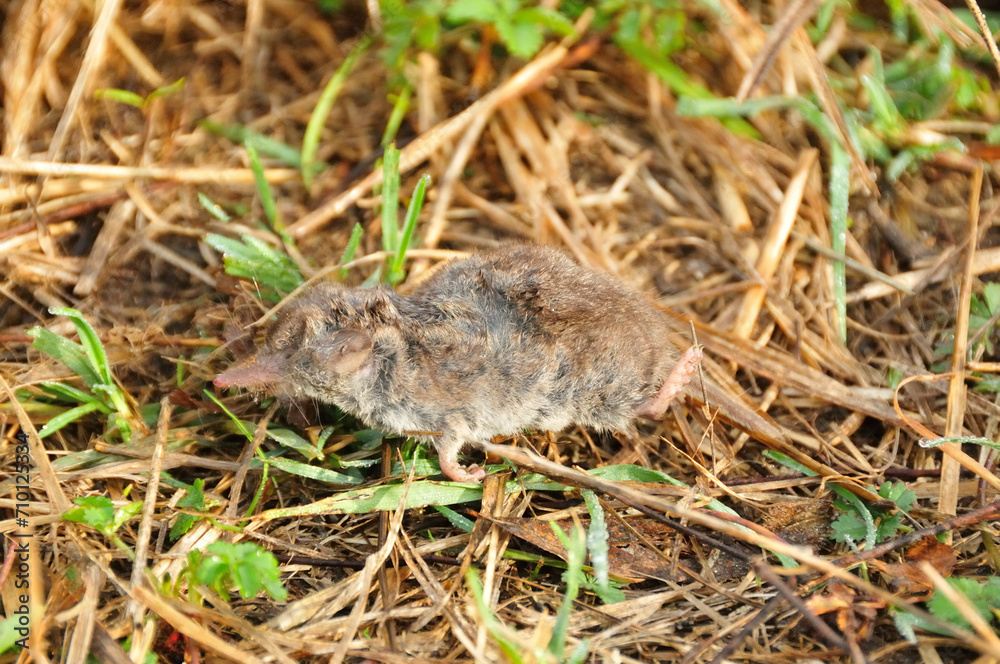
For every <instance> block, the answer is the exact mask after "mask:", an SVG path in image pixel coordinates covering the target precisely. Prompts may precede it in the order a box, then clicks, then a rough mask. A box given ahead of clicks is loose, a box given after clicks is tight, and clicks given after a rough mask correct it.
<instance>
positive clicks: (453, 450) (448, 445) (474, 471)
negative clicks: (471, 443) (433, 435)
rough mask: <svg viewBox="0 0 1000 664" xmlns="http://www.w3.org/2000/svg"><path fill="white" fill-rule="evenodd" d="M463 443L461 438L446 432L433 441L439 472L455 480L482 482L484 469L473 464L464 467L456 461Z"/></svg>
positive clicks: (484, 473) (484, 475)
mask: <svg viewBox="0 0 1000 664" xmlns="http://www.w3.org/2000/svg"><path fill="white" fill-rule="evenodd" d="M464 443H465V441H463V440H462V439H461V438H459V437H458V436H455V435H453V434H450V433H448V432H445V434H444V435H443V436H442V437H440V438H438V439H436V440H435V441H434V448H435V449H437V453H438V464H439V465H440V466H441V472H442V473H444V474H445V477H447V478H448V479H450V480H453V481H455V482H482V481H483V478H484V477H486V471H485V470H483V469H482V468H480V467H479V466H477V465H475V464H473V465H471V466H469V467H465V466H463V465H462V464H460V463H459V462H458V453H459V451H461V449H462V445H463V444H464Z"/></svg>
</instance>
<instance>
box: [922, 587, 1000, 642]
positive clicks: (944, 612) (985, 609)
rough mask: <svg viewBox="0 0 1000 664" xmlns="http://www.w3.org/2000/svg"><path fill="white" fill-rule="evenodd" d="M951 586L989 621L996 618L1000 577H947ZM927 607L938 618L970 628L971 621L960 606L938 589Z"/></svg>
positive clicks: (999, 600)
mask: <svg viewBox="0 0 1000 664" xmlns="http://www.w3.org/2000/svg"><path fill="white" fill-rule="evenodd" d="M947 581H948V583H949V584H951V587H952V588H954V589H955V590H957V591H958V592H959V593H960V594H962V595H964V596H965V598H966V599H967V600H969V603H970V604H972V606H973V607H975V609H976V611H977V612H978V613H979V615H981V616H982V617H983V620H985V621H986V622H987V623H988V622H991V621H992V620H993V618H994V615H993V612H994V611H996V610H1000V578H998V577H995V576H993V577H989V578H988V579H986V581H985V582H983V581H981V580H979V579H972V578H968V577H965V578H959V579H947ZM927 608H928V609H929V610H930V612H931V613H932V614H933V615H934V616H935V617H937V618H940V619H941V620H944V621H946V622H950V623H951V624H953V625H958V626H960V627H963V628H965V629H969V627H970V625H969V621H967V620H966V619H965V616H963V615H962V613H961V611H959V610H958V607H957V606H955V605H954V604H952V602H951V600H949V599H948V598H947V597H945V596H944V594H943V593H941V592H940V591H938V590H935V591H934V595H932V596H931V598H930V599H929V600H928V601H927Z"/></svg>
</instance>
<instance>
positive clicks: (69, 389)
mask: <svg viewBox="0 0 1000 664" xmlns="http://www.w3.org/2000/svg"><path fill="white" fill-rule="evenodd" d="M38 387H39V388H41V390H42V391H43V392H45V393H47V394H50V395H51V396H53V397H55V398H57V399H62V400H63V401H71V402H74V403H90V402H91V401H95V400H96V399H95V398H94V395H92V394H88V393H87V392H84V391H83V390H78V389H76V388H75V387H73V386H72V385H65V384H63V383H50V382H47V381H46V382H44V383H41V384H39V386H38ZM102 405H103V404H102ZM109 412H110V411H109Z"/></svg>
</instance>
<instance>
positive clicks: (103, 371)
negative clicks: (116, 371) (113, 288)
mask: <svg viewBox="0 0 1000 664" xmlns="http://www.w3.org/2000/svg"><path fill="white" fill-rule="evenodd" d="M49 313H50V314H52V315H53V316H66V317H67V318H69V319H70V321H72V323H73V327H75V328H76V333H77V334H78V335H80V345H81V346H82V347H83V352H84V353H86V354H87V359H89V360H90V364H91V366H92V367H94V369H96V370H97V375H98V376H100V378H101V383H103V384H105V385H111V384H113V381H112V379H111V365H109V364H108V356H107V354H106V353H105V352H104V346H103V345H102V344H101V340H100V339H99V338H98V336H97V333H96V332H94V328H93V327H91V326H90V323H88V322H87V321H86V319H85V318H84V317H83V314H81V313H80V312H79V311H77V310H76V309H71V308H69V307H52V308H50V309H49ZM91 387H93V386H91Z"/></svg>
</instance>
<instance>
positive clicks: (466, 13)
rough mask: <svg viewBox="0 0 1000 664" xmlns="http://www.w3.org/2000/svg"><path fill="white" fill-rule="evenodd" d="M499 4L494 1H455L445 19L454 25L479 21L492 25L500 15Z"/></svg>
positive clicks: (449, 7) (450, 5)
mask: <svg viewBox="0 0 1000 664" xmlns="http://www.w3.org/2000/svg"><path fill="white" fill-rule="evenodd" d="M499 11H500V10H499V8H498V7H497V3H496V2H493V1H492V0H454V2H452V3H450V4H449V5H448V10H447V11H446V12H445V18H447V19H448V20H449V21H451V22H452V23H465V22H467V21H478V22H480V23H492V22H493V21H495V20H496V18H497V16H498V15H499Z"/></svg>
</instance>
